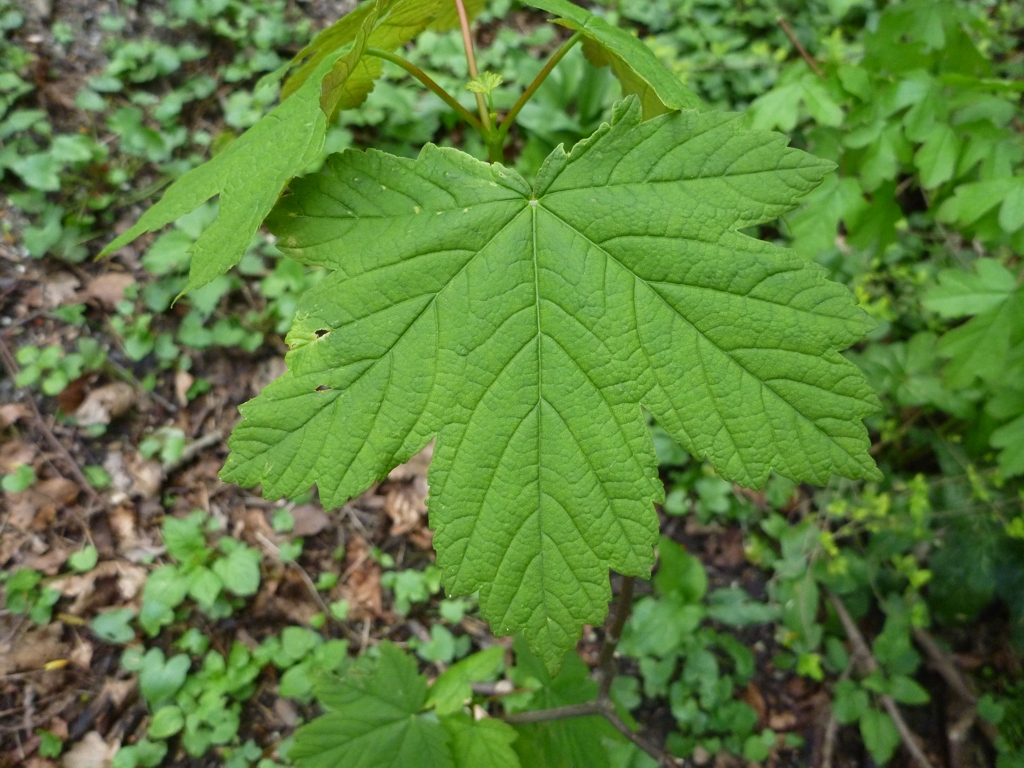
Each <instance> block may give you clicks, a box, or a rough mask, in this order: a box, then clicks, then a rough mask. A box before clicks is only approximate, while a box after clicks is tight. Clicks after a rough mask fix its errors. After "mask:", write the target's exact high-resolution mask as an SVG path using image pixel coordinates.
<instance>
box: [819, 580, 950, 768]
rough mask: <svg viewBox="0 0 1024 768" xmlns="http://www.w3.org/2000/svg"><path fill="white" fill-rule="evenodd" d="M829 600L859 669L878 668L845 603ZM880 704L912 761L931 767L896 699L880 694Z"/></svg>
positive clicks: (870, 669) (834, 599)
mask: <svg viewBox="0 0 1024 768" xmlns="http://www.w3.org/2000/svg"><path fill="white" fill-rule="evenodd" d="M828 599H829V601H830V602H831V603H832V607H833V608H835V609H836V614H837V615H838V616H839V621H840V622H841V623H842V625H843V629H844V630H846V636H847V637H848V638H850V643H851V644H852V645H853V661H854V662H855V663H856V662H859V665H860V667H861V669H863V670H864V671H865V672H867V673H868V674H871V673H872V672H875V671H877V670H878V668H879V667H878V662H877V661H876V660H875V657H874V656H873V655H872V653H871V649H870V648H869V647H868V644H867V641H866V640H865V639H864V635H862V634H861V632H860V629H858V628H857V624H856V622H855V621H854V620H853V617H851V616H850V612H849V611H848V610H846V605H845V604H844V603H843V601H842V600H840V599H839V598H838V597H837V596H836V595H832V594H830V595H829V596H828ZM880 698H881V700H882V706H883V707H884V708H885V711H886V712H888V713H889V717H891V718H892V721H893V724H894V725H895V726H896V731H897V732H898V733H899V735H900V741H902V742H903V746H904V747H906V749H907V751H908V752H909V753H910V756H911V757H912V758H914V762H915V763H917V764H918V765H919V766H920V768H933V766H932V764H931V762H930V761H929V760H928V757H927V756H926V755H925V753H924V751H923V750H922V749H921V745H920V743H919V742H918V739H917V734H915V733H914V732H913V731H912V730H911V729H910V726H909V725H907V721H906V720H904V719H903V714H902V713H901V712H900V708H899V705H898V704H897V703H896V701H895V700H894V699H893V698H892V696H889V695H888V694H882V695H881V697H880Z"/></svg>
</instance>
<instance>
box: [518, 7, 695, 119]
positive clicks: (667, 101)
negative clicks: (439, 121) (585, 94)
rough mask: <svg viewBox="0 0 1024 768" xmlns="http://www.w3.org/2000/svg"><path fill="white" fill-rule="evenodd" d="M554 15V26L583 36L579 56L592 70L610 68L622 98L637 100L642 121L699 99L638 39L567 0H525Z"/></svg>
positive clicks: (682, 107) (687, 107) (684, 106)
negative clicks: (623, 96) (620, 84)
mask: <svg viewBox="0 0 1024 768" xmlns="http://www.w3.org/2000/svg"><path fill="white" fill-rule="evenodd" d="M525 2H526V4H527V5H531V6H533V7H534V8H540V9H541V10H542V11H547V12H548V13H553V14H555V15H556V16H558V20H557V21H558V23H559V24H562V25H563V26H566V27H568V28H569V29H572V30H577V31H580V32H582V33H583V38H584V40H583V53H584V54H585V55H586V57H587V59H589V60H590V63H591V64H593V65H594V66H596V67H611V69H612V72H613V73H614V74H615V76H616V77H617V78H618V79H619V81H620V82H621V83H622V92H623V94H625V95H627V96H628V95H635V96H637V97H639V99H640V103H641V105H642V106H643V113H644V119H645V120H646V119H649V118H652V117H655V116H656V115H663V114H665V113H666V112H672V111H673V110H677V109H696V108H698V107H700V106H701V100H700V97H698V96H697V94H695V93H694V92H693V91H691V90H690V89H689V88H687V87H686V86H685V85H683V84H682V82H680V80H679V78H677V77H676V76H675V75H674V74H672V73H671V72H669V71H668V70H667V69H665V67H664V65H663V64H662V63H661V62H660V61H658V59H657V57H656V56H655V55H654V54H653V53H652V52H651V49H650V48H648V47H647V46H646V45H645V44H644V43H643V42H642V41H641V40H639V39H638V38H636V37H634V36H633V35H631V34H630V33H629V32H626V31H625V30H622V29H619V28H617V27H613V26H612V25H611V24H609V23H608V22H606V21H605V20H604V19H602V18H601V17H600V16H595V15H594V14H592V13H591V12H590V11H588V10H586V9H584V8H580V7H579V6H578V5H576V4H575V3H572V2H570V0H525Z"/></svg>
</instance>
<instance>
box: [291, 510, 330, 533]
mask: <svg viewBox="0 0 1024 768" xmlns="http://www.w3.org/2000/svg"><path fill="white" fill-rule="evenodd" d="M292 519H293V520H294V521H295V525H294V527H293V528H292V530H291V535H292V536H303V537H305V536H316V535H317V534H318V533H320V531H322V530H323V529H324V528H326V527H327V524H328V523H329V522H331V519H330V518H329V517H328V516H327V513H325V512H324V511H323V509H321V508H320V507H319V506H317V505H315V504H299V505H297V506H295V507H292Z"/></svg>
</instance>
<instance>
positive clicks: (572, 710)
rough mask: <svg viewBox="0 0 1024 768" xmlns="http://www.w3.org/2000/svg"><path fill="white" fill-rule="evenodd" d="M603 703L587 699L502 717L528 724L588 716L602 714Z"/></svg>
mask: <svg viewBox="0 0 1024 768" xmlns="http://www.w3.org/2000/svg"><path fill="white" fill-rule="evenodd" d="M600 714H603V713H602V711H601V704H600V702H598V701H596V700H595V701H586V702H584V703H582V704H569V705H567V706H564V707H552V708H551V709H535V710H532V711H530V712H516V713H515V714H514V715H505V716H504V717H502V718H501V719H502V720H504V721H505V722H506V723H511V724H512V725H526V724H527V723H548V722H551V721H552V720H565V719H567V718H570V717H586V716H587V715H600Z"/></svg>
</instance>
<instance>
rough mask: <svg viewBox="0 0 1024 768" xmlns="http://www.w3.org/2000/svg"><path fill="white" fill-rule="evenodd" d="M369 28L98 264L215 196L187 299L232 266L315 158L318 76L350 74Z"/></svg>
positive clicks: (176, 186) (320, 132) (181, 184)
mask: <svg viewBox="0 0 1024 768" xmlns="http://www.w3.org/2000/svg"><path fill="white" fill-rule="evenodd" d="M375 20H376V9H372V10H371V12H370V13H369V15H368V16H367V18H366V19H365V20H364V24H363V26H362V28H361V31H360V32H359V34H358V36H357V37H356V39H355V41H354V43H353V45H352V47H351V48H349V49H348V51H347V52H345V53H340V52H335V53H334V54H332V56H331V57H329V58H326V59H324V60H323V61H322V62H321V63H320V65H319V66H318V67H317V69H316V71H315V73H314V74H313V76H312V77H310V78H309V79H308V80H307V81H306V82H305V83H304V84H303V86H302V88H300V89H299V90H298V91H296V92H295V93H294V94H293V95H292V96H291V97H290V98H287V99H284V101H282V102H281V103H280V104H279V105H278V106H277V107H275V108H274V109H273V110H272V111H271V112H270V113H269V114H268V115H266V116H265V117H264V118H262V119H261V120H260V121H259V122H258V123H256V125H254V126H253V127H252V128H250V129H249V130H248V131H246V132H245V133H244V134H242V135H241V136H240V137H239V138H237V139H235V141H233V142H231V144H229V145H228V147H227V148H226V149H225V150H224V151H223V152H221V153H220V154H219V155H216V156H215V157H213V158H212V159H211V160H210V161H209V162H207V163H204V164H203V165H201V166H199V167H198V168H193V169H192V170H191V171H189V172H188V173H186V174H185V175H184V176H182V177H181V178H179V179H177V180H176V181H175V182H174V183H173V184H171V186H170V187H168V188H167V191H166V192H164V195H163V197H162V198H160V202H158V203H157V204H156V205H154V206H153V207H152V208H150V209H149V210H147V211H146V212H145V213H144V214H143V215H142V217H141V218H140V219H139V220H138V222H136V224H135V226H133V227H132V228H131V229H129V230H128V231H127V232H125V233H124V234H122V235H121V236H120V237H118V238H117V239H115V240H114V241H113V242H112V243H110V245H108V246H107V247H106V248H104V249H103V251H102V252H101V253H100V256H101V257H102V256H106V255H108V254H110V253H113V252H114V251H116V250H118V249H119V248H122V247H124V246H126V245H128V244H129V243H130V242H132V241H133V240H135V238H137V237H138V236H139V235H141V234H143V233H145V232H154V231H156V230H158V229H160V228H161V227H163V226H166V225H167V224H170V223H171V222H172V221H175V220H176V219H179V218H181V217H182V216H184V215H185V214H186V213H191V212H192V211H194V210H195V209H196V208H198V207H199V206H200V205H202V204H203V203H205V202H206V201H207V200H209V199H211V198H212V197H214V196H218V195H219V210H218V213H217V218H216V220H215V221H214V222H213V223H212V224H211V225H210V226H209V227H207V228H206V230H205V231H204V232H203V233H202V235H200V236H199V239H198V240H196V242H195V243H194V244H193V245H192V247H191V251H192V255H193V256H192V264H191V267H190V269H189V277H188V285H186V287H185V291H186V292H187V291H190V290H193V289H195V288H199V287H201V286H204V285H206V284H207V283H209V282H210V281H211V280H213V279H214V278H215V277H217V276H219V275H222V274H224V273H225V272H227V271H228V270H229V269H231V267H233V266H234V265H235V264H237V263H238V262H239V261H240V260H241V258H242V256H243V254H244V253H245V249H246V248H248V247H249V243H250V242H251V241H252V238H253V235H255V234H256V230H258V229H259V227H260V225H261V224H262V223H263V220H264V219H265V218H266V216H267V214H268V213H269V212H270V210H271V208H273V207H274V203H276V202H277V198H278V197H279V196H280V194H281V191H282V190H283V189H284V187H285V185H286V184H287V183H288V182H289V181H290V180H291V179H292V178H293V177H294V176H295V175H296V174H298V173H301V172H302V171H303V170H304V169H305V168H306V167H307V166H308V165H309V164H310V163H312V162H313V161H314V160H316V159H317V157H319V155H320V150H321V148H322V147H323V143H324V136H325V134H326V131H327V117H326V116H325V115H324V113H323V111H322V110H321V109H320V93H321V86H322V82H323V79H324V76H325V75H326V74H327V72H328V71H331V72H332V75H334V74H335V73H338V72H339V71H347V72H351V71H352V69H353V67H354V66H355V65H356V64H358V62H359V60H360V56H361V55H362V51H363V49H364V48H365V46H366V39H367V35H368V33H369V31H370V29H372V27H373V23H374V21H375ZM332 67H333V69H332ZM269 148H272V149H269Z"/></svg>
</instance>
